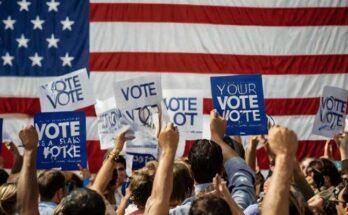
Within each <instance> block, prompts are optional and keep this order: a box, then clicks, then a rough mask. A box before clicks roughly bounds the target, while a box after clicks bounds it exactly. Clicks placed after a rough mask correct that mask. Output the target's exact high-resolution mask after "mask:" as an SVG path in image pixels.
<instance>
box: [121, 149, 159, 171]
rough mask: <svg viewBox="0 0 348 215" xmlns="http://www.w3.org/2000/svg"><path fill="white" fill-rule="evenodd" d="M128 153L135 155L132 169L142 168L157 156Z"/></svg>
mask: <svg viewBox="0 0 348 215" xmlns="http://www.w3.org/2000/svg"><path fill="white" fill-rule="evenodd" d="M127 155H133V163H132V170H138V169H141V168H143V167H144V166H145V164H146V163H147V162H149V161H152V160H156V158H155V157H154V156H152V155H150V154H139V153H127Z"/></svg>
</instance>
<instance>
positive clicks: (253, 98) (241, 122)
mask: <svg viewBox="0 0 348 215" xmlns="http://www.w3.org/2000/svg"><path fill="white" fill-rule="evenodd" d="M210 81H211V91H212V97H213V103H214V108H215V109H216V110H217V111H218V112H219V114H220V115H221V116H223V117H224V118H225V119H226V120H227V130H226V134H227V135H254V134H267V117H266V113H265V105H264V98H263V88H262V77H261V75H237V76H220V77H211V79H210Z"/></svg>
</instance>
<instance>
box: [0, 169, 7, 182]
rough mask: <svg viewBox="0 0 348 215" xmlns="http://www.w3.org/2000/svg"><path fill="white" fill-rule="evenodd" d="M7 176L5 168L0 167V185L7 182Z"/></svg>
mask: <svg viewBox="0 0 348 215" xmlns="http://www.w3.org/2000/svg"><path fill="white" fill-rule="evenodd" d="M8 177H9V174H8V173H7V172H6V171H5V170H3V169H0V186H1V185H3V184H5V183H6V182H7V179H8Z"/></svg>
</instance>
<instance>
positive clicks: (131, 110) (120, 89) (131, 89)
mask: <svg viewBox="0 0 348 215" xmlns="http://www.w3.org/2000/svg"><path fill="white" fill-rule="evenodd" d="M114 91H115V97H116V104H117V107H118V108H119V109H121V110H122V111H124V114H125V116H126V117H128V118H129V119H130V120H131V121H133V122H134V123H136V124H138V125H143V126H148V127H153V124H154V122H153V119H152V113H153V111H156V109H159V108H160V106H159V105H160V102H161V99H162V87H161V77H160V76H157V75H151V76H145V77H138V78H135V79H130V80H125V81H120V82H117V83H115V85H114Z"/></svg>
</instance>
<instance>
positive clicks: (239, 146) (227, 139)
mask: <svg viewBox="0 0 348 215" xmlns="http://www.w3.org/2000/svg"><path fill="white" fill-rule="evenodd" d="M224 142H225V143H227V145H229V146H230V147H231V148H232V149H233V150H234V151H235V152H236V153H237V154H238V155H239V157H241V158H243V159H245V150H244V147H243V145H242V144H241V143H239V142H238V141H236V140H234V139H232V138H231V137H229V136H225V137H224Z"/></svg>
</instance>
